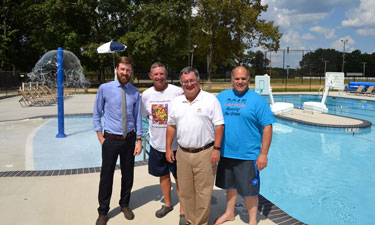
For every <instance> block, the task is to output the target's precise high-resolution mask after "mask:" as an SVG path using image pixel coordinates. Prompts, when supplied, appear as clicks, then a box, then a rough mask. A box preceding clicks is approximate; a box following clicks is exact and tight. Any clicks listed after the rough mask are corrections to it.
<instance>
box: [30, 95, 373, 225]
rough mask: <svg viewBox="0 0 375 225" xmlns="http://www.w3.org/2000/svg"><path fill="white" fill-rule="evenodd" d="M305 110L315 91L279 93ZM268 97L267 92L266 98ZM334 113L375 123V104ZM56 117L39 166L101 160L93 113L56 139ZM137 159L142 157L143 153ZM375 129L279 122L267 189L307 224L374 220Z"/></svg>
mask: <svg viewBox="0 0 375 225" xmlns="http://www.w3.org/2000/svg"><path fill="white" fill-rule="evenodd" d="M274 97H275V101H276V102H278V101H285V102H291V103H293V104H294V105H295V107H297V108H298V107H299V108H301V106H302V105H303V102H305V101H320V98H318V97H317V96H313V95H275V96H274ZM265 98H266V99H267V100H268V97H265ZM326 103H327V106H328V108H329V113H332V114H338V115H343V116H350V117H355V118H360V119H365V120H369V121H371V122H372V123H373V124H375V102H374V101H364V100H352V99H344V98H331V97H328V98H327V102H326ZM56 133H57V120H56V119H50V120H49V121H48V122H47V123H46V124H45V125H44V126H43V127H41V128H40V129H39V130H38V132H37V133H36V135H35V137H34V139H33V159H34V166H35V169H36V170H50V169H70V168H86V167H96V166H101V148H100V144H99V142H98V140H97V137H96V134H95V132H94V131H93V130H92V119H91V118H89V117H80V118H77V117H73V118H72V117H71V118H69V117H67V118H65V133H66V134H67V137H66V138H55V136H56ZM136 160H143V155H140V156H137V157H136ZM374 187H375V132H374V125H373V126H372V127H371V132H369V133H363V134H354V135H353V134H351V133H332V132H325V131H324V130H322V131H320V130H316V129H308V128H303V127H298V126H297V127H295V126H289V125H287V124H283V123H279V122H278V123H275V125H274V135H273V141H272V144H271V148H270V154H269V165H268V167H267V168H266V169H265V170H263V171H262V172H261V194H262V195H263V196H265V197H266V198H267V199H269V200H270V201H272V202H273V203H274V204H276V205H277V206H278V207H280V208H281V209H283V210H284V211H286V212H287V213H288V214H290V215H291V216H293V217H295V218H297V219H299V220H301V221H302V222H304V223H307V224H312V225H314V224H317V225H318V224H319V225H321V224H327V225H328V224H329V225H332V224H335V225H349V224H350V225H351V224H373V221H372V217H371V216H372V214H373V211H374V209H375V191H374Z"/></svg>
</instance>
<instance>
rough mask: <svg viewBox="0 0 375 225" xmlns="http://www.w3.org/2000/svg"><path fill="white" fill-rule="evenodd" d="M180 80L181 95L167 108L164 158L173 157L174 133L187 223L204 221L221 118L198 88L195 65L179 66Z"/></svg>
mask: <svg viewBox="0 0 375 225" xmlns="http://www.w3.org/2000/svg"><path fill="white" fill-rule="evenodd" d="M180 82H181V84H182V88H183V90H184V95H182V96H178V97H176V98H175V99H174V101H173V102H172V107H171V108H170V112H169V116H168V126H167V138H166V139H167V140H166V141H167V143H166V158H167V160H168V161H169V162H173V161H174V160H175V157H174V154H173V151H172V141H173V137H174V135H175V133H177V135H176V138H177V143H178V145H179V146H178V149H177V155H176V160H177V177H178V180H179V186H180V203H181V204H182V207H183V208H184V211H185V218H186V223H187V224H193V225H196V224H207V223H208V218H209V214H210V205H211V196H212V188H213V184H214V179H215V174H216V163H217V162H219V160H220V144H221V139H222V136H223V131H224V119H223V114H222V110H221V106H220V103H219V101H218V100H217V98H216V97H215V96H214V95H212V94H210V93H208V92H205V91H203V90H201V89H200V88H199V82H200V81H199V72H198V71H197V70H196V69H194V68H191V67H185V68H184V69H182V70H181V72H180ZM215 126H216V129H215Z"/></svg>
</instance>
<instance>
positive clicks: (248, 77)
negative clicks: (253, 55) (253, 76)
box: [230, 66, 250, 80]
mask: <svg viewBox="0 0 375 225" xmlns="http://www.w3.org/2000/svg"><path fill="white" fill-rule="evenodd" d="M238 67H242V68H244V69H245V70H246V71H247V79H249V80H250V71H249V70H248V69H247V68H246V67H244V66H236V67H234V68H233V69H232V72H231V73H230V79H231V80H233V72H234V70H235V69H237V68H238Z"/></svg>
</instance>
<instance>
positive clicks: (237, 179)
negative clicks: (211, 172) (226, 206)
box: [215, 157, 260, 197]
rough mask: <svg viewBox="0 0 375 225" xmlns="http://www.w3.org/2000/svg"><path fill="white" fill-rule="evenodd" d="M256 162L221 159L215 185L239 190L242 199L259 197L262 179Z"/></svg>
mask: <svg viewBox="0 0 375 225" xmlns="http://www.w3.org/2000/svg"><path fill="white" fill-rule="evenodd" d="M255 162H256V161H254V160H241V159H231V158H225V157H221V158H220V161H219V165H218V166H217V174H216V183H215V185H216V186H217V187H219V188H222V189H227V190H230V189H237V192H238V194H239V195H241V196H242V197H252V196H257V195H259V188H260V179H259V171H258V170H257V168H256V166H255Z"/></svg>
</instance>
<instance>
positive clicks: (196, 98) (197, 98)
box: [182, 89, 203, 104]
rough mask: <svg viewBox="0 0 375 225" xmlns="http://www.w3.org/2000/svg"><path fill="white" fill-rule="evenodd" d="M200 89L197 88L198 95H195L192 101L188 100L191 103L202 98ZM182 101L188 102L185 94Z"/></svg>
mask: <svg viewBox="0 0 375 225" xmlns="http://www.w3.org/2000/svg"><path fill="white" fill-rule="evenodd" d="M202 91H203V90H202V89H199V93H198V95H197V96H196V97H195V99H194V100H193V101H192V102H190V104H192V103H194V102H196V101H199V100H200V99H201V98H202ZM182 102H183V103H189V101H188V100H187V98H186V95H184V100H183V101H182Z"/></svg>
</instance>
